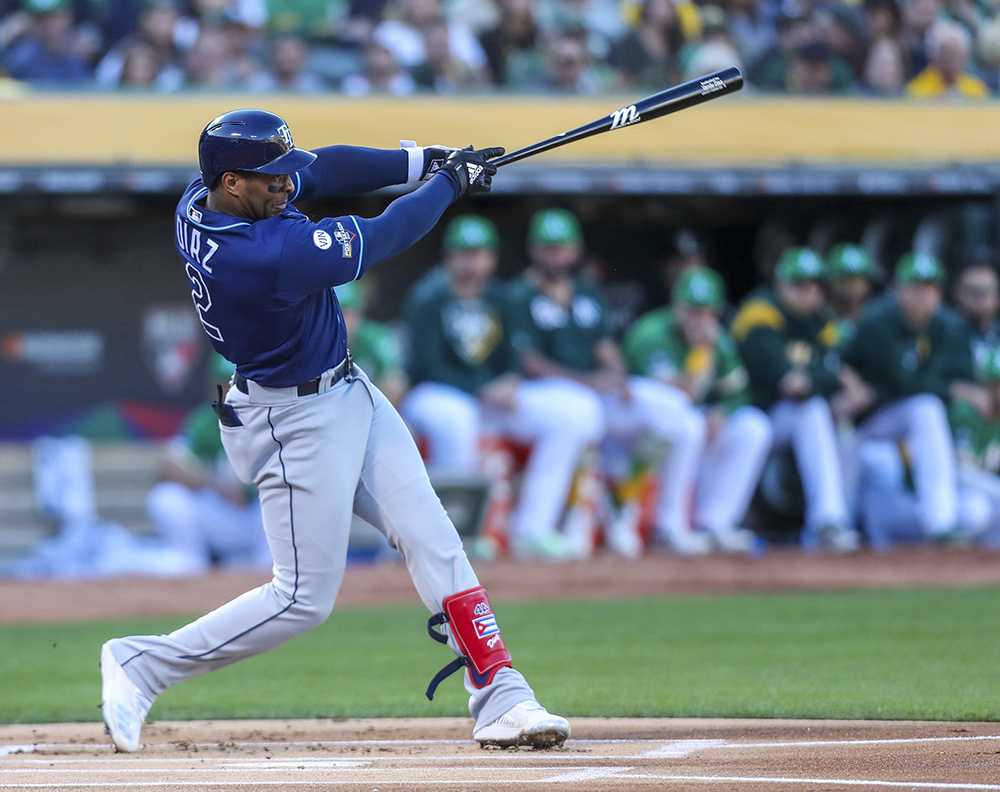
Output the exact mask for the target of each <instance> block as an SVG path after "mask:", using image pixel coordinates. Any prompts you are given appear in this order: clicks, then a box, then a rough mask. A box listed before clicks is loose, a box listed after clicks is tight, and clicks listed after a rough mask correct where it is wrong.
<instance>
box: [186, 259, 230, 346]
mask: <svg viewBox="0 0 1000 792" xmlns="http://www.w3.org/2000/svg"><path fill="white" fill-rule="evenodd" d="M187 276H188V280H189V281H191V285H192V286H194V288H193V289H191V299H192V300H194V308H195V310H196V311H197V312H198V318H199V319H200V320H201V325H202V327H204V328H205V332H206V333H208V337H209V338H212V339H214V340H216V341H219V342H220V343H221V342H223V341H225V339H224V338H223V337H222V331H221V330H220V329H219V328H218V327H216V326H215V325H214V324H212V323H211V322H209V321H208V320H207V319H206V318H205V314H207V313H208V311H209V309H210V308H211V307H212V295H211V294H209V293H208V286H206V285H205V279H204V278H203V277H202V276H201V273H200V272H198V270H197V268H196V267H195V266H194V264H190V263H189V264H188V265H187Z"/></svg>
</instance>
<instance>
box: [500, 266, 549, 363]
mask: <svg viewBox="0 0 1000 792" xmlns="http://www.w3.org/2000/svg"><path fill="white" fill-rule="evenodd" d="M505 307H506V310H505V316H504V324H506V325H507V327H508V329H509V332H510V349H511V354H512V356H513V359H514V363H515V365H516V367H517V368H520V367H521V357H522V356H523V355H524V354H526V353H529V352H538V351H540V349H541V339H540V336H539V332H538V326H537V325H536V324H535V322H534V320H533V319H532V317H531V293H530V291H529V290H528V289H526V288H524V287H523V285H522V284H518V283H515V284H512V285H511V287H510V291H509V292H508V293H507V299H506V306H505Z"/></svg>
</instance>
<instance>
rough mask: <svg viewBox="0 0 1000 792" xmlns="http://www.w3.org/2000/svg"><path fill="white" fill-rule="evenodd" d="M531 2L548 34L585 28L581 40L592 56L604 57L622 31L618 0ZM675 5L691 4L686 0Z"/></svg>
mask: <svg viewBox="0 0 1000 792" xmlns="http://www.w3.org/2000/svg"><path fill="white" fill-rule="evenodd" d="M534 5H535V6H536V8H537V11H536V13H537V16H538V22H539V24H540V25H541V27H542V30H543V31H544V32H545V34H546V35H547V36H548V37H550V38H551V37H557V36H559V35H560V34H562V33H565V32H567V31H570V30H580V31H584V44H585V45H586V47H587V52H588V53H589V54H590V56H591V57H592V58H594V59H600V60H604V59H605V58H606V57H607V55H608V52H609V49H610V44H611V42H612V41H614V40H616V39H618V38H619V37H620V36H621V35H622V34H623V33H624V32H625V24H624V23H625V20H624V19H623V14H622V11H623V9H622V5H623V4H622V3H620V2H619V0H542V2H537V1H536V2H535V3H534ZM640 5H641V3H640ZM678 5H683V6H687V7H690V6H691V4H690V3H688V2H680V3H678Z"/></svg>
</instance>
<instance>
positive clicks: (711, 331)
mask: <svg viewBox="0 0 1000 792" xmlns="http://www.w3.org/2000/svg"><path fill="white" fill-rule="evenodd" d="M676 313H677V320H678V321H679V322H680V325H681V332H683V333H684V339H685V340H686V341H687V342H688V343H689V344H691V345H692V346H700V345H702V344H710V343H712V342H713V340H714V339H715V338H717V337H718V335H719V315H718V314H717V313H716V312H715V311H714V310H713V309H712V308H703V307H701V306H697V305H678V306H677V308H676Z"/></svg>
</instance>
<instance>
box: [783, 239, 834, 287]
mask: <svg viewBox="0 0 1000 792" xmlns="http://www.w3.org/2000/svg"><path fill="white" fill-rule="evenodd" d="M824 274H825V273H824V270H823V259H821V258H820V257H819V256H818V255H816V252H815V251H813V250H810V249H809V248H805V247H799V248H788V249H787V250H786V251H785V252H784V253H782V254H781V258H780V259H778V266H777V268H776V269H775V271H774V277H775V278H776V279H777V280H779V281H803V280H820V279H821V278H822V277H823V276H824Z"/></svg>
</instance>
